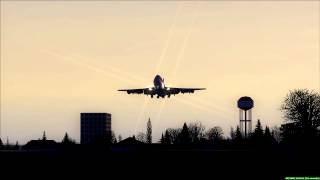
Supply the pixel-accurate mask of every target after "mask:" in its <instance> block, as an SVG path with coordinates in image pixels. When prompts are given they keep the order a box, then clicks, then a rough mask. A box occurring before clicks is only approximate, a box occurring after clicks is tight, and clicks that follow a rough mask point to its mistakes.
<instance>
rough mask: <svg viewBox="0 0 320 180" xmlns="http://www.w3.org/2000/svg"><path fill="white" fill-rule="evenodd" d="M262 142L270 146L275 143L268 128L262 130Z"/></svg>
mask: <svg viewBox="0 0 320 180" xmlns="http://www.w3.org/2000/svg"><path fill="white" fill-rule="evenodd" d="M264 142H265V143H267V144H272V143H274V142H275V139H274V137H273V136H272V134H271V132H270V129H269V127H268V126H266V128H265V130H264Z"/></svg>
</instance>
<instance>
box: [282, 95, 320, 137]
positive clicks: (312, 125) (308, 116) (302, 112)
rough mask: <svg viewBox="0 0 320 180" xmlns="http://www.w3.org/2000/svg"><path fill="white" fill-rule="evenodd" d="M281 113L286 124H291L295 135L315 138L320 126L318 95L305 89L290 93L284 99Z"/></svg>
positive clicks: (319, 96) (319, 101)
mask: <svg viewBox="0 0 320 180" xmlns="http://www.w3.org/2000/svg"><path fill="white" fill-rule="evenodd" d="M281 111H282V112H283V113H284V118H285V120H286V122H289V123H293V124H294V126H295V128H294V129H296V130H295V135H299V137H305V138H310V137H315V136H316V134H317V128H318V127H319V126H320V95H319V93H316V92H314V91H309V90H307V89H296V90H293V91H290V92H289V94H287V96H286V97H285V99H284V101H283V103H282V105H281Z"/></svg>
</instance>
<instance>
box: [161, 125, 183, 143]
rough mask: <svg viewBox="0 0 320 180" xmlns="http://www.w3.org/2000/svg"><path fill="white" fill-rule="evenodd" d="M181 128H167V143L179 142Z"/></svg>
mask: <svg viewBox="0 0 320 180" xmlns="http://www.w3.org/2000/svg"><path fill="white" fill-rule="evenodd" d="M181 130H182V129H181V128H176V129H173V128H169V129H167V130H166V133H165V140H166V144H171V143H172V144H177V143H179V138H180V133H181Z"/></svg>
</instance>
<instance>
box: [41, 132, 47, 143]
mask: <svg viewBox="0 0 320 180" xmlns="http://www.w3.org/2000/svg"><path fill="white" fill-rule="evenodd" d="M46 140H47V136H46V131H43V135H42V141H46Z"/></svg>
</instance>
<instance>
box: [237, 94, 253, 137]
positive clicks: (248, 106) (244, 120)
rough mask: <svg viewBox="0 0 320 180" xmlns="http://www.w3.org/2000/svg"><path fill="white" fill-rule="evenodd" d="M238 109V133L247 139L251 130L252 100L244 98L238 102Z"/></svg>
mask: <svg viewBox="0 0 320 180" xmlns="http://www.w3.org/2000/svg"><path fill="white" fill-rule="evenodd" d="M238 108H239V119H240V131H241V133H242V135H244V138H247V137H248V134H250V133H251V130H252V108H253V100H252V99H251V98H250V97H248V96H244V97H241V98H240V99H239V100H238Z"/></svg>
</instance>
